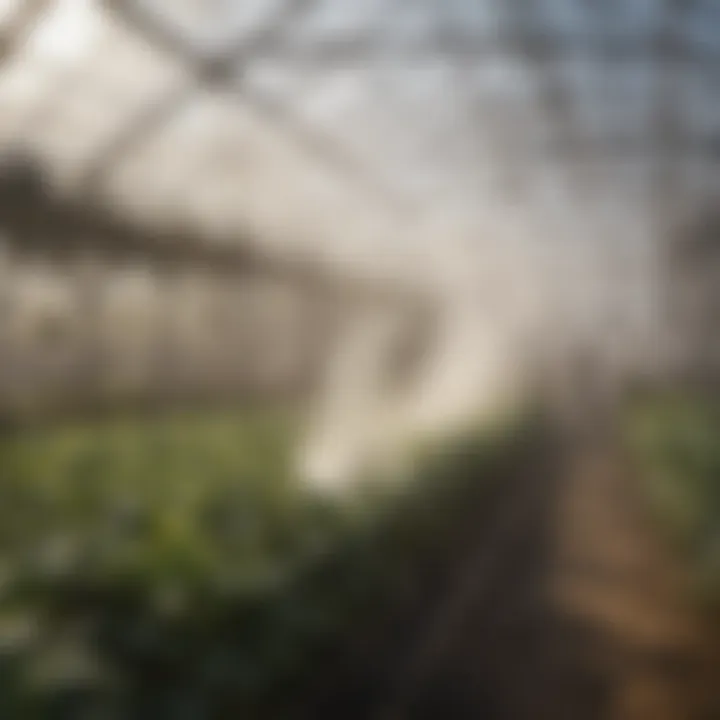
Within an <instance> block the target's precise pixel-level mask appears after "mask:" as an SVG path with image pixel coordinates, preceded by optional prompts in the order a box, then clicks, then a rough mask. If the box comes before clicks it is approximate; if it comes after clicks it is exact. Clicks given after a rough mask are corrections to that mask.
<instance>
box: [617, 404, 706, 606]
mask: <svg viewBox="0 0 720 720" xmlns="http://www.w3.org/2000/svg"><path fill="white" fill-rule="evenodd" d="M628 437H629V438H630V441H631V446H632V448H633V449H634V450H635V454H636V457H637V458H638V459H639V460H640V463H641V466H642V467H644V468H645V470H646V472H645V473H644V476H645V486H646V488H647V491H648V497H649V498H650V501H651V503H652V505H653V507H654V508H655V509H656V510H657V512H658V516H659V517H660V518H661V519H662V520H663V522H664V523H665V525H666V526H667V527H668V528H669V529H670V531H671V533H672V534H673V536H674V537H675V539H676V540H677V542H678V543H679V545H680V547H681V548H682V549H683V550H684V552H685V553H686V557H687V558H688V560H689V562H691V563H692V565H693V567H694V568H695V570H696V573H697V577H698V578H699V581H700V583H701V585H702V587H703V589H704V591H705V592H706V593H708V594H709V595H710V596H711V597H717V598H720V400H718V399H717V398H715V397H712V396H704V397H699V396H698V395H695V394H686V393H667V394H664V395H658V396H656V397H654V398H652V399H651V400H646V401H644V402H643V403H641V404H638V405H636V406H634V407H633V408H632V410H631V412H630V414H629V422H628Z"/></svg>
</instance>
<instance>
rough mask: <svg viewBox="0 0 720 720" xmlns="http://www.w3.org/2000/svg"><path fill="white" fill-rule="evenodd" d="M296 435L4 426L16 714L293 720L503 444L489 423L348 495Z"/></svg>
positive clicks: (219, 428)
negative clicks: (325, 485)
mask: <svg viewBox="0 0 720 720" xmlns="http://www.w3.org/2000/svg"><path fill="white" fill-rule="evenodd" d="M292 442H293V422H292V420H291V419H289V418H286V417H280V416H274V415H272V414H263V415H260V414H255V415H250V416H243V417H238V416H235V415H210V416H208V415H205V416H203V417H199V418H198V417H189V416H176V417H170V418H154V419H148V420H145V421H142V422H139V421H137V420H130V419H128V420H115V421H111V422H104V423H102V424H98V425H96V426H88V425H77V426H73V427H67V426H61V427H56V428H46V429H35V430H26V431H23V432H21V433H18V434H15V435H12V436H5V437H4V438H2V439H0V717H2V718H6V717H7V718H16V717H17V718H23V719H25V718H33V717H37V718H43V719H44V718H51V719H54V718H66V717H67V718H73V720H75V719H76V718H85V717H87V718H90V717H92V718H130V717H132V718H168V720H170V719H173V720H174V719H175V718H213V717H227V716H233V717H234V716H238V715H242V716H244V717H250V718H253V717H256V718H257V717H272V718H282V717H287V716H289V713H290V710H289V707H288V706H287V705H286V703H287V702H291V698H293V697H295V696H296V695H297V693H298V692H300V691H301V689H302V688H304V687H305V686H306V685H308V683H310V682H311V681H312V680H313V678H312V676H313V674H314V673H315V671H316V668H317V667H318V666H319V664H322V662H323V658H327V657H328V653H330V652H331V651H332V649H333V647H334V646H335V644H337V642H338V638H341V637H344V636H346V635H347V634H348V633H349V632H351V631H352V628H353V626H354V624H355V623H356V622H357V621H358V619H359V618H361V617H366V616H367V614H368V612H372V611H371V610H368V608H373V607H379V606H382V604H383V603H384V602H386V601H387V598H388V597H390V596H393V595H394V594H395V595H396V594H398V593H403V592H407V591H408V587H409V585H408V578H409V576H410V575H412V573H413V568H414V567H415V565H417V563H418V561H419V560H421V561H422V562H425V561H426V560H427V559H428V558H430V559H432V558H435V562H436V564H440V565H442V553H441V552H440V548H441V542H440V540H439V538H440V537H442V536H443V535H447V532H448V530H452V529H453V524H454V522H455V518H456V517H457V511H458V509H460V508H462V506H463V504H464V503H465V502H466V500H467V488H468V487H469V486H470V485H472V486H473V487H477V486H478V483H477V482H476V480H477V476H478V473H482V472H485V471H486V470H487V469H488V468H489V467H490V466H491V465H492V463H493V462H494V460H493V457H494V453H493V452H492V450H493V449H494V448H499V447H500V445H499V444H498V443H495V442H491V441H490V440H488V441H486V442H479V441H478V438H477V435H471V436H469V437H468V438H466V439H464V440H463V441H462V442H461V443H456V444H453V446H452V448H436V449H435V450H434V451H433V453H432V455H431V456H428V457H426V461H425V462H424V463H422V464H420V465H418V466H417V467H416V468H415V471H414V473H413V474H414V481H413V483H411V484H408V483H404V484H402V485H400V486H398V488H397V490H396V491H394V492H387V487H388V486H387V485H385V486H383V484H382V483H380V484H377V485H376V486H375V488H374V491H373V490H372V486H368V487H369V488H371V489H369V490H368V491H367V492H366V493H365V494H364V495H358V496H356V497H355V498H354V499H353V501H352V502H349V501H347V502H343V503H340V502H336V503H330V502H328V501H326V500H323V499H321V498H319V497H316V496H312V495H310V494H309V493H308V492H307V491H305V490H303V488H302V486H301V485H300V484H299V483H297V482H296V481H295V479H294V478H293V477H292V473H291V471H290V467H291V462H290V460H291V453H290V450H291V448H292ZM383 488H384V489H383ZM412 488H414V490H412V491H411V489H412ZM418 488H420V489H421V491H418ZM381 489H382V490H383V491H382V492H380V490H381ZM413 563H414V564H413Z"/></svg>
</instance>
